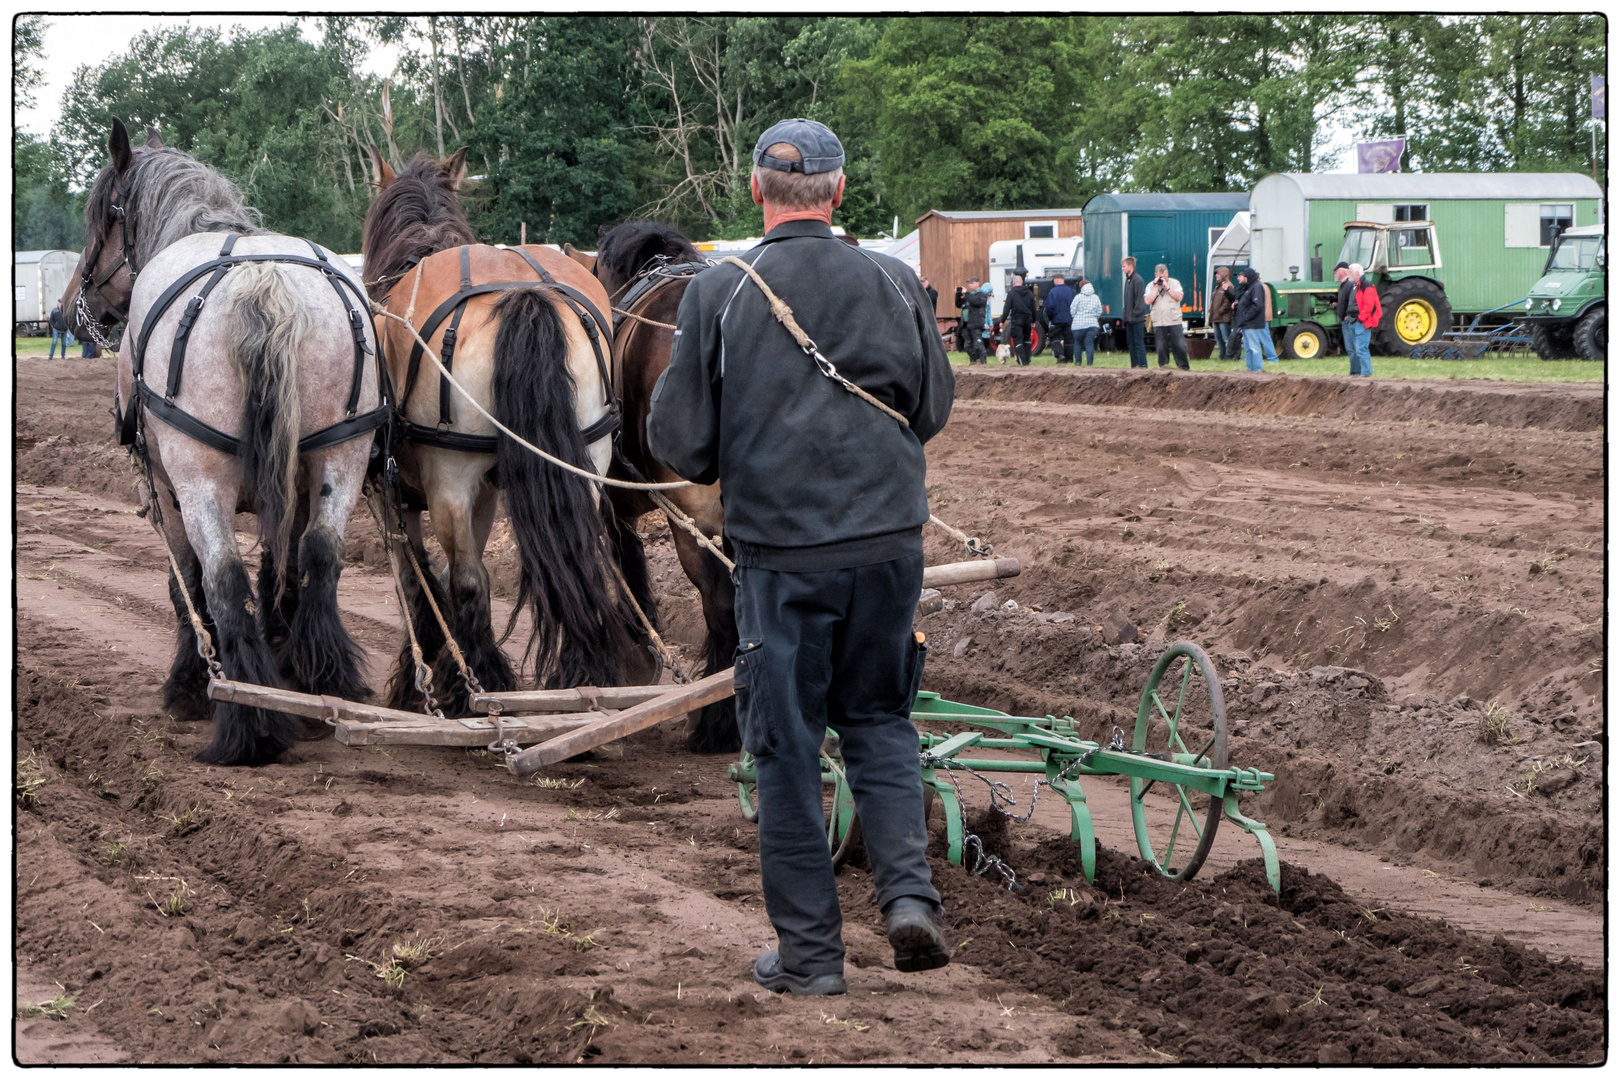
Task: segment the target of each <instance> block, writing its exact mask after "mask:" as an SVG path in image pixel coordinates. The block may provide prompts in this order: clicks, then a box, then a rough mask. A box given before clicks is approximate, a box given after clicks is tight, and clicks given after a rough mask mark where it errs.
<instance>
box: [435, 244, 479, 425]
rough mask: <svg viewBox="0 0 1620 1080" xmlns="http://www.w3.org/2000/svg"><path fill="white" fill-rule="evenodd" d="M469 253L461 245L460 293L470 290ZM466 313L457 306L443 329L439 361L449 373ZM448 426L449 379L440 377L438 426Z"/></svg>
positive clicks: (465, 306) (459, 305)
mask: <svg viewBox="0 0 1620 1080" xmlns="http://www.w3.org/2000/svg"><path fill="white" fill-rule="evenodd" d="M469 251H470V248H469V247H468V246H467V245H466V244H462V245H461V286H460V291H461V292H465V291H466V290H468V289H470V288H472V268H471V266H472V263H471V256H470V254H469ZM458 295H459V293H458ZM466 313H467V305H466V303H465V302H463V303H460V304H457V305H456V308H455V310H454V311H453V312H451V314H450V325H449V326H447V327H445V328H444V341H443V344H441V345H440V346H439V359H440V360H443V361H444V369H445V371H449V370H450V367H451V364H452V363H453V362H454V361H455V356H456V334H457V332H458V331H459V329H460V327H461V317H462V316H463V315H465V314H466ZM450 424H451V419H450V377H449V376H448V375H440V376H439V426H440V427H441V428H447V427H449V426H450Z"/></svg>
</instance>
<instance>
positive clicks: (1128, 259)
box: [1119, 255, 1148, 368]
mask: <svg viewBox="0 0 1620 1080" xmlns="http://www.w3.org/2000/svg"><path fill="white" fill-rule="evenodd" d="M1119 272H1120V274H1121V276H1123V277H1124V279H1125V285H1124V289H1123V293H1124V295H1123V297H1122V298H1121V300H1120V305H1119V314H1120V318H1121V319H1122V320H1123V322H1124V326H1125V348H1126V350H1127V351H1128V352H1129V353H1130V354H1131V367H1133V368H1145V367H1147V327H1146V326H1145V325H1143V320H1144V319H1146V318H1147V313H1148V308H1147V301H1146V300H1144V299H1143V295H1144V294H1145V292H1146V290H1147V282H1145V281H1143V280H1142V277H1141V275H1140V274H1138V273H1137V272H1136V259H1135V258H1134V257H1132V256H1130V255H1127V256H1125V257H1124V258H1123V259H1121V260H1120V261H1119Z"/></svg>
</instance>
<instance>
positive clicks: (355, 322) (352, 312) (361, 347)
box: [304, 240, 371, 419]
mask: <svg viewBox="0 0 1620 1080" xmlns="http://www.w3.org/2000/svg"><path fill="white" fill-rule="evenodd" d="M304 243H306V244H308V245H309V246H310V250H312V251H314V252H315V257H316V258H317V259H319V260H321V262H323V263H325V264H326V265H327V266H331V265H332V263H331V260H329V259H328V258H327V257H326V252H324V251H322V250H321V246H320V245H319V244H317V243H316V242H315V241H313V240H305V241H304ZM341 278H342V275H341V274H337V273H333V272H331V271H328V272H327V274H326V280H327V281H329V282H331V283H332V288H334V289H336V290H337V294H338V302H339V303H341V304H342V305H343V306H344V307H345V308H347V309H348V312H349V332H350V334H352V335H353V336H354V378H353V379H352V380H351V381H350V383H349V403H348V405H346V406H344V412H345V413H346V414H347V415H348V416H349V417H350V418H351V419H352V418H353V417H354V411H355V410H356V409H358V408H359V407H360V383H361V381H362V379H363V377H364V376H365V372H366V357H367V355H369V354H370V353H371V346H370V345H367V344H366V322H365V318H364V317H363V316H362V315H361V314H360V311H359V309H358V308H356V307H354V306H353V305H352V304H350V303H349V298H348V296H347V295H346V294H345V293H344V291H343V286H342V285H341V284H339V280H340V279H341ZM344 280H346V279H344ZM355 295H356V296H359V295H360V294H359V293H356V294H355Z"/></svg>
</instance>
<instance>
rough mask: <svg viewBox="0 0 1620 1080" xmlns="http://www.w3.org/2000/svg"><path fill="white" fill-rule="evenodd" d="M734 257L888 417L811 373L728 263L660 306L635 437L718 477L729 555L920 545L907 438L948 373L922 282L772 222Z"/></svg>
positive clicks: (800, 226)
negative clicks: (650, 383)
mask: <svg viewBox="0 0 1620 1080" xmlns="http://www.w3.org/2000/svg"><path fill="white" fill-rule="evenodd" d="M742 258H743V259H744V260H745V261H747V262H748V263H750V264H751V265H753V266H754V267H756V268H757V269H758V271H759V274H760V276H761V277H763V278H764V279H765V281H766V283H767V284H769V285H770V287H771V289H772V291H774V292H775V293H776V295H777V296H778V297H780V298H781V299H782V300H783V301H784V302H785V303H786V304H787V305H788V306H789V307H790V308H792V309H793V314H794V318H795V319H796V320H797V321H798V323H799V325H800V326H801V327H803V328H804V331H805V333H807V334H809V335H810V337H811V339H812V340H813V341H814V342H815V343H816V344H817V346H819V348H820V349H821V352H822V354H823V355H824V356H825V357H826V358H827V359H828V360H829V361H831V362H832V364H833V366H834V367H836V368H837V369H838V372H839V374H841V375H843V376H844V377H845V378H847V379H849V380H850V381H851V382H853V383H855V384H856V385H858V386H860V387H861V388H862V389H863V390H866V391H867V392H868V393H870V394H872V395H873V396H875V397H876V398H877V399H878V400H879V401H882V402H883V403H884V404H886V405H888V406H890V407H891V408H893V409H896V410H897V411H899V412H900V413H901V414H902V415H904V416H905V417H906V418H907V420H908V421H909V422H910V426H909V427H907V426H904V425H902V424H900V423H899V422H898V421H896V420H893V419H891V418H890V417H888V416H886V415H884V414H883V413H882V412H880V411H878V410H877V409H875V408H873V407H872V405H870V404H869V403H867V402H866V401H863V400H862V399H861V398H859V397H856V396H855V395H854V394H852V393H850V392H849V391H848V390H845V389H844V388H843V387H841V386H840V385H839V384H838V383H836V382H834V381H833V380H832V379H830V378H828V377H827V376H825V375H823V374H822V373H821V371H820V370H819V369H818V368H817V367H816V363H815V361H814V360H813V359H811V358H810V357H809V356H807V355H806V354H805V352H804V350H802V349H800V348H799V346H798V345H797V343H795V342H794V340H793V338H792V336H791V335H789V333H788V331H787V330H786V329H785V328H784V327H783V326H782V324H780V323H778V322H777V321H776V319H775V318H774V317H772V315H771V310H770V307H769V305H768V302H767V301H766V299H765V297H764V295H763V294H762V293H761V292H760V291H759V288H758V286H756V285H755V284H754V283H753V281H752V280H750V279H749V278H747V277H746V276H745V275H744V274H743V272H742V271H741V270H739V269H738V268H736V267H734V266H725V265H717V266H714V267H711V268H710V269H708V270H705V271H704V272H703V273H701V274H699V275H698V276H697V277H695V278H694V279H693V280H692V283H691V285H689V286H687V289H686V295H685V296H684V297H683V298H682V299H681V306H680V309H679V312H678V313H677V314H676V317H675V323H676V326H677V327H678V329H677V330H676V331H675V344H674V347H673V349H672V351H671V355H670V364H669V370H668V371H666V372H664V373H663V374H662V375H660V376H659V377H658V385H657V386H656V387H655V388H654V390H653V396H652V411H651V413H650V414H649V415H648V417H647V440H648V445H649V447H650V448H651V450H652V452H653V454H654V456H656V457H657V458H658V459H659V460H660V461H662V462H664V463H665V464H666V465H668V466H669V467H670V468H671V469H673V470H675V472H676V473H678V474H679V475H681V476H684V477H685V478H686V479H688V480H691V481H694V482H695V483H699V484H708V483H713V482H714V481H716V480H718V481H719V482H720V490H721V498H722V500H723V503H724V505H725V515H726V535H727V536H728V537H729V538H730V540H731V542H732V544H733V546H734V547H735V548H736V553H737V562H738V564H739V565H742V566H752V567H760V568H763V569H769V570H787V571H794V572H800V573H809V572H815V571H822V570H838V569H845V568H848V567H853V566H866V565H869V564H872V563H878V562H887V561H889V560H891V559H897V558H901V557H904V556H907V555H912V554H921V552H922V527H923V525H924V523H926V522H927V521H928V493H927V490H926V488H925V486H924V477H925V471H926V465H925V462H924V459H923V443H924V442H926V441H928V439H929V438H931V437H932V436H933V435H934V434H935V433H937V432H938V431H939V430H940V428H942V427H944V426H945V421H946V419H947V418H948V417H949V416H950V413H951V399H952V396H953V394H954V393H955V379H954V378H953V376H952V374H951V367H950V361H949V360H948V359H947V358H946V356H945V350H944V347H943V346H942V345H941V343H940V339H939V333H938V332H937V331H936V330H935V327H934V317H933V313H932V312H930V311H928V308H927V304H928V297H927V296H926V295H924V293H923V290H922V283H921V282H920V281H918V280H917V275H916V273H914V272H913V271H912V270H911V269H910V268H909V267H907V266H906V264H905V263H902V262H900V261H899V260H897V259H891V258H889V257H888V256H886V255H876V254H873V253H872V252H868V251H863V250H861V249H860V248H857V247H851V246H849V245H847V244H843V243H839V242H838V238H837V237H836V236H834V235H833V232H832V230H831V229H830V228H829V227H828V226H827V225H826V224H825V223H824V222H820V221H788V222H784V223H783V224H781V225H778V226H777V227H776V228H774V229H772V230H771V231H770V233H769V234H768V235H767V236H766V237H765V239H764V241H763V242H762V243H760V245H759V246H758V247H756V248H754V249H753V250H751V251H749V252H747V253H746V254H745V255H743V256H742Z"/></svg>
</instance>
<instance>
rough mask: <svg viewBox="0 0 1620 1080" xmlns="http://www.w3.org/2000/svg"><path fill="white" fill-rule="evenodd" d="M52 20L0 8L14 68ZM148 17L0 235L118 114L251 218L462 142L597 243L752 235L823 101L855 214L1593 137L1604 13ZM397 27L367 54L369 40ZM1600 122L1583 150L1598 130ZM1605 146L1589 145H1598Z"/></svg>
mask: <svg viewBox="0 0 1620 1080" xmlns="http://www.w3.org/2000/svg"><path fill="white" fill-rule="evenodd" d="M45 25H46V24H45V23H44V21H43V19H42V18H41V17H39V16H19V17H18V18H17V19H16V20H15V21H14V24H13V27H14V30H13V42H14V45H13V69H14V72H15V74H16V84H15V85H16V96H17V100H18V102H19V103H25V102H26V101H27V99H28V96H29V95H30V94H33V93H36V92H37V88H38V87H39V85H40V78H41V75H40V73H41V72H42V70H43V63H44V59H45V58H44V56H43V34H44V29H45ZM308 25H311V26H313V27H314V28H315V30H317V31H318V34H319V40H318V41H310V40H307V39H306V37H304V36H303V35H301V34H300V32H299V29H298V26H297V24H296V23H293V22H291V21H289V22H288V24H287V25H285V26H283V27H280V28H278V29H273V30H268V31H259V32H247V31H243V30H241V29H234V30H232V31H230V32H220V31H218V30H214V29H209V28H204V27H195V26H185V25H180V26H170V27H166V28H158V29H153V30H149V31H147V32H145V33H143V34H141V35H139V36H138V37H137V38H136V39H135V40H134V41H132V42H131V43H130V45H129V48H128V49H126V50H125V51H124V52H123V53H121V54H120V55H117V56H114V57H113V58H112V59H110V60H109V61H107V62H106V63H103V64H99V65H95V66H85V67H81V68H80V69H79V70H78V71H77V72H76V73H75V75H74V78H73V81H72V85H71V86H70V88H69V89H68V91H67V94H66V97H65V100H64V102H63V109H62V115H61V120H60V122H59V123H58V124H57V126H56V127H55V129H54V130H53V131H52V132H51V134H50V136H49V137H48V138H46V137H42V136H40V135H32V134H29V133H26V132H19V133H17V136H16V138H15V141H14V161H15V164H16V169H15V176H16V201H15V203H14V213H15V215H16V229H15V237H16V242H17V243H18V244H19V245H21V244H25V243H26V244H28V245H29V246H38V247H47V246H70V247H71V246H75V245H76V243H77V237H78V234H79V232H80V231H82V227H81V226H80V225H79V223H78V222H77V221H76V215H77V214H79V212H80V207H81V206H82V197H83V196H82V191H83V188H84V186H85V184H86V183H87V182H88V181H89V179H90V178H91V177H92V176H93V175H94V174H95V172H96V171H97V170H99V169H100V168H101V167H102V165H103V164H104V163H105V161H106V151H105V142H106V137H107V131H108V128H109V126H110V123H111V120H112V118H113V117H115V116H116V117H118V118H120V119H122V120H123V121H124V122H125V123H126V124H127V125H129V126H130V128H131V129H132V131H135V132H139V131H140V130H141V129H142V128H143V127H145V126H148V125H151V126H155V127H157V128H158V129H159V131H160V132H161V134H162V136H163V139H164V141H165V142H167V143H168V144H169V145H171V146H177V147H180V148H181V149H184V150H187V151H188V152H190V153H192V154H195V155H196V156H197V157H198V158H200V159H201V160H203V161H206V162H208V163H209V164H212V165H214V166H215V167H217V168H219V169H220V170H221V171H222V172H224V173H225V174H226V175H228V176H229V177H231V179H233V180H234V181H235V182H236V183H238V184H239V185H240V186H241V187H242V189H243V192H244V194H245V196H246V198H247V201H248V202H249V203H250V204H252V205H255V206H257V207H258V208H259V209H260V210H261V211H262V212H263V214H264V216H265V220H266V222H267V223H269V224H270V225H271V226H272V227H274V228H276V229H278V230H281V231H285V232H290V233H296V234H301V235H306V236H309V237H311V238H313V239H317V240H319V241H321V242H322V243H325V244H327V245H329V246H331V247H334V248H338V249H343V250H354V249H355V248H357V247H358V244H359V229H360V223H361V221H362V220H363V216H364V213H365V209H366V206H367V204H368V203H369V201H370V198H371V194H372V191H373V188H372V181H373V179H374V178H373V177H372V175H371V164H370V157H369V153H368V150H369V148H370V147H371V146H376V147H378V148H379V149H380V150H381V151H382V153H383V154H384V155H385V157H387V158H388V159H389V160H391V161H393V162H394V163H395V164H396V165H397V164H400V163H402V162H403V161H404V160H405V159H406V158H408V157H409V156H410V155H411V154H413V153H415V152H417V151H427V152H429V153H434V154H439V153H441V151H442V152H448V151H451V150H454V149H456V148H457V147H460V146H465V147H467V148H468V165H469V172H470V173H472V176H471V177H470V178H469V181H468V184H467V186H466V188H465V189H464V197H465V199H466V202H467V205H468V208H469V211H470V213H471V214H472V216H473V220H474V223H475V225H476V226H477V228H478V229H479V232H480V235H483V236H485V237H487V238H489V239H490V240H491V241H496V242H507V243H511V242H516V241H517V239H518V238H519V235H520V233H522V232H526V233H527V236H528V238H529V239H530V240H536V241H547V242H562V241H571V242H573V243H574V244H576V245H580V246H594V244H595V241H596V236H597V230H598V228H599V227H601V226H603V225H608V224H612V223H614V222H617V221H620V220H623V219H626V218H629V217H632V216H644V215H653V216H660V217H663V218H665V219H667V220H671V221H673V222H675V223H676V224H678V225H680V226H681V227H682V228H683V229H685V230H686V231H687V232H688V233H689V234H691V235H692V236H694V237H695V238H698V239H707V238H712V237H739V236H747V235H752V234H757V233H758V232H759V230H760V228H761V225H762V218H761V215H760V211H759V208H758V207H756V206H754V205H753V202H752V200H751V198H750V197H749V193H748V173H749V170H750V167H751V161H750V153H751V150H752V148H753V144H754V142H755V140H756V139H757V138H758V137H759V135H760V133H761V132H762V131H763V130H764V129H765V128H766V127H768V126H769V125H770V124H772V123H774V122H775V121H777V120H779V119H783V118H785V117H790V116H808V117H811V118H813V119H818V120H821V121H823V122H825V123H828V124H830V125H831V126H833V128H834V129H835V130H836V131H837V132H838V133H839V135H840V137H841V139H842V140H843V142H844V146H845V151H846V156H847V160H846V165H845V169H846V172H847V173H848V175H849V183H848V185H847V189H846V195H845V203H844V205H843V206H842V207H841V208H840V209H839V211H838V214H837V216H836V217H835V219H834V220H835V223H837V224H842V225H843V226H845V228H846V229H848V230H849V231H850V232H853V233H856V234H857V235H863V236H871V235H875V234H877V233H878V232H880V231H887V230H889V229H890V228H891V222H892V221H893V219H894V218H895V217H899V218H900V229H901V231H902V232H904V231H908V230H909V229H910V227H911V225H910V223H911V221H912V220H913V219H914V218H916V217H917V216H918V215H920V214H922V213H923V212H925V211H927V210H928V209H930V208H940V209H1033V208H1039V207H1045V206H1054V205H1069V206H1073V205H1080V204H1082V203H1083V202H1084V201H1085V200H1086V199H1087V198H1089V197H1090V196H1092V195H1094V194H1097V193H1099V192H1103V191H1109V190H1157V191H1241V190H1244V189H1246V188H1248V187H1249V186H1251V185H1252V184H1253V183H1254V182H1255V181H1256V180H1257V179H1259V178H1260V177H1261V176H1263V175H1265V174H1266V173H1268V172H1274V171H1281V170H1289V171H1312V170H1315V171H1321V170H1324V169H1330V168H1334V167H1341V166H1342V163H1341V162H1339V161H1337V160H1335V158H1334V157H1333V153H1334V150H1333V148H1335V147H1337V148H1338V149H1339V150H1342V148H1343V144H1344V142H1345V135H1346V133H1353V134H1354V135H1355V136H1356V137H1382V136H1388V135H1394V134H1404V135H1405V136H1406V137H1407V139H1408V149H1407V156H1406V159H1405V161H1404V163H1403V164H1404V167H1405V168H1407V169H1416V170H1422V171H1429V172H1436V171H1485V170H1536V171H1543V170H1566V169H1567V170H1579V171H1582V172H1584V171H1587V170H1588V169H1590V168H1591V167H1592V163H1591V161H1590V149H1589V148H1590V139H1591V136H1590V132H1589V120H1588V117H1589V104H1588V96H1587V95H1588V79H1589V77H1590V76H1591V75H1592V74H1595V73H1599V72H1601V71H1603V70H1604V67H1605V61H1606V53H1605V48H1606V45H1605V37H1604V33H1605V24H1604V21H1603V19H1602V18H1601V16H1597V15H1569V14H1543V13H1534V14H1491V15H1432V14H1403V13H1393V12H1386V13H1379V14H1373V15H1365V16H1362V15H1341V14H1322V13H1306V14H1288V15H1270V14H1263V13H1262V14H1247V13H1243V14H1223V15H1154V16H1136V15H1129V16H1108V17H1067V16H979V15H967V16H938V17H906V18H880V17H862V16H788V17H767V16H749V15H665V14H659V15H648V16H640V17H632V16H601V15H570V16H551V15H540V16H478V17H470V16H461V15H448V14H447V15H387V16H347V15H345V16H325V17H322V18H320V19H319V20H318V21H316V22H315V23H313V24H308ZM382 44H392V45H395V46H397V47H398V48H399V49H400V50H401V52H400V58H399V61H398V63H397V65H396V67H395V69H394V71H393V72H392V73H391V75H390V76H389V78H388V79H386V80H384V79H379V78H377V77H375V76H373V75H369V74H366V73H365V71H364V66H365V61H366V59H367V57H368V55H370V53H371V51H372V50H373V49H374V48H376V47H378V46H379V45H382ZM1600 153H1601V152H1600ZM1598 170H1599V173H1600V175H1601V174H1602V172H1603V162H1602V160H1601V157H1600V160H1599V162H1598Z"/></svg>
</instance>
